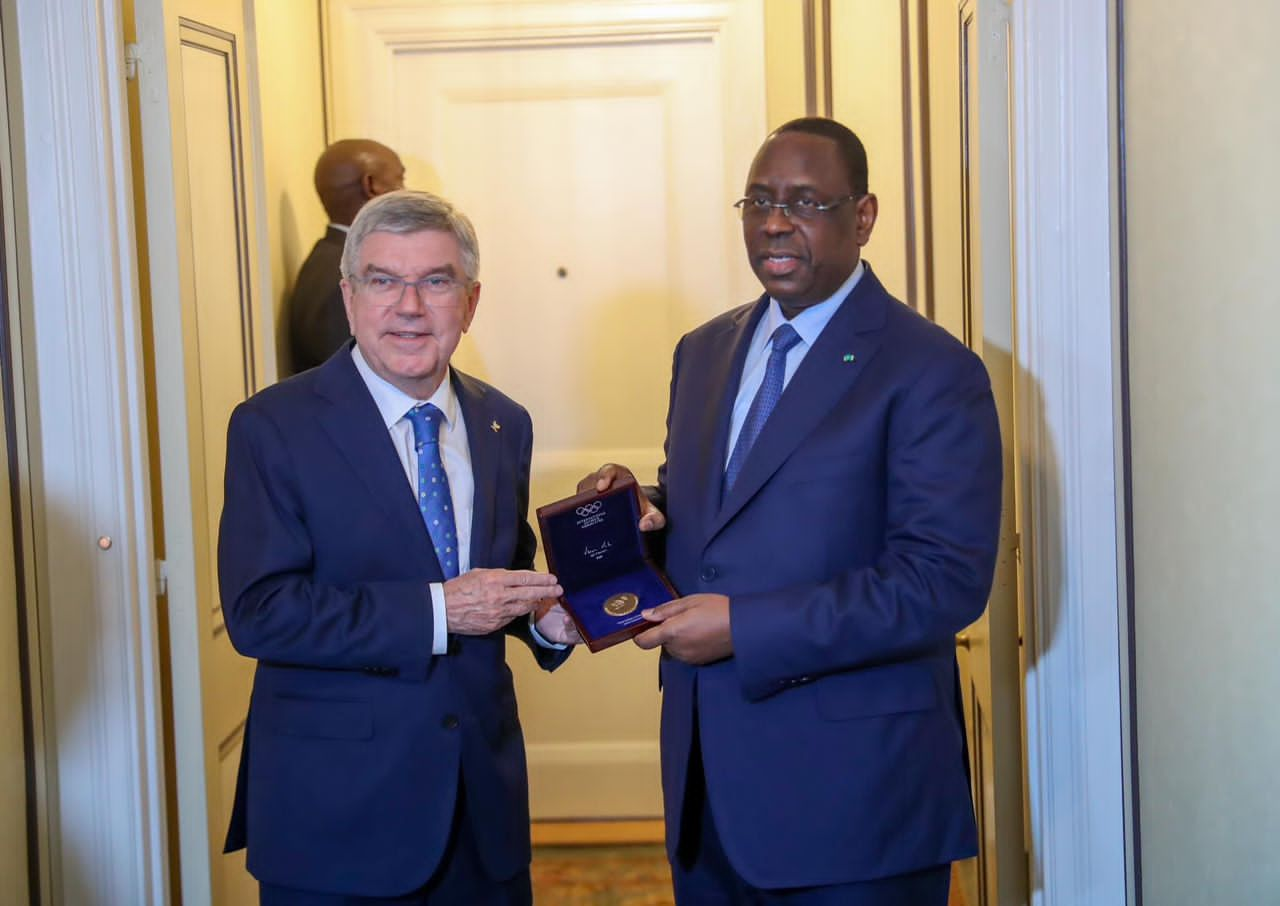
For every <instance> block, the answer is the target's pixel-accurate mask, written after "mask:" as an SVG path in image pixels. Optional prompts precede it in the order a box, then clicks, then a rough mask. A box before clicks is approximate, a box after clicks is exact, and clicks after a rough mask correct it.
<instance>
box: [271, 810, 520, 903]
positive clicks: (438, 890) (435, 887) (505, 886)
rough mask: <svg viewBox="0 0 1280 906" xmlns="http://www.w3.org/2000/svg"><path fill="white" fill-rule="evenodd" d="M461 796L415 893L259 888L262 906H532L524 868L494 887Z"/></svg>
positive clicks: (496, 882) (494, 883) (272, 885)
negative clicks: (439, 851)
mask: <svg viewBox="0 0 1280 906" xmlns="http://www.w3.org/2000/svg"><path fill="white" fill-rule="evenodd" d="M466 801H467V797H466V794H465V790H463V789H462V788H461V785H460V788H459V790H458V805H457V807H456V809H455V811H454V815H453V829H452V831H451V832H450V834H449V845H448V847H447V848H446V849H445V852H444V855H443V856H441V858H440V865H439V866H438V867H437V868H436V871H435V874H433V875H432V876H431V879H430V880H429V881H427V883H426V884H425V885H424V886H422V887H421V888H419V889H418V890H414V891H411V892H409V893H406V894H402V895H400V896H395V897H363V896H350V895H347V894H340V893H325V892H323V891H311V890H298V889H296V888H292V887H277V886H275V885H274V884H259V885H258V890H259V902H260V903H261V906H531V904H532V903H533V886H532V883H531V881H530V878H529V869H528V868H527V867H526V868H525V869H524V870H523V871H520V872H518V873H517V874H516V875H515V876H514V877H511V878H506V879H503V880H501V881H495V880H494V879H493V878H491V877H489V875H488V873H487V872H486V870H485V867H484V863H483V862H482V861H481V859H480V850H479V848H478V847H477V846H476V841H475V835H474V834H473V833H472V832H471V817H470V814H469V812H468V809H467V806H466Z"/></svg>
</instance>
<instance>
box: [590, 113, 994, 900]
mask: <svg viewBox="0 0 1280 906" xmlns="http://www.w3.org/2000/svg"><path fill="white" fill-rule="evenodd" d="M738 207H739V208H740V209H741V212H742V225H743V235H744V238H745V241H746V248H747V254H748V257H749V259H750V263H751V267H752V268H753V270H754V271H755V273H756V276H757V277H758V278H759V279H760V282H761V283H762V284H763V285H764V289H765V294H764V295H763V296H762V297H761V298H760V299H759V300H757V301H756V302H753V303H751V304H749V305H745V306H742V307H740V308H737V309H734V310H733V311H730V312H728V313H726V314H724V315H721V316H720V317H717V318H715V319H714V320H712V321H710V322H709V323H707V324H704V325H703V326H702V327H699V328H698V329H697V330H695V331H693V332H692V333H690V334H688V335H687V336H685V337H684V338H683V339H682V340H681V341H680V344H679V345H678V346H677V348H676V352H675V361H674V367H673V374H672V379H671V402H670V409H669V411H668V416H667V442H666V461H665V463H664V465H663V466H662V467H661V468H660V469H659V472H658V484H657V486H656V487H654V488H651V489H650V495H649V497H650V500H651V502H652V506H650V507H646V512H645V513H644V514H643V515H642V518H641V528H642V529H646V530H655V531H656V530H660V529H661V530H664V536H665V537H664V538H663V540H664V549H665V563H666V569H667V572H668V574H669V575H670V577H671V579H672V581H673V583H674V584H675V586H676V587H677V588H678V589H679V591H680V592H681V593H682V594H683V595H684V597H682V598H680V599H678V600H675V601H672V602H671V603H669V604H666V605H663V606H661V607H658V608H655V609H653V610H652V611H650V612H649V613H647V614H646V616H647V617H648V618H649V619H650V620H652V621H653V622H654V623H655V625H654V627H653V628H652V629H650V630H648V631H647V632H645V633H643V634H641V635H640V636H638V637H637V638H636V641H637V643H638V644H639V645H640V646H641V647H643V648H655V647H659V646H660V647H661V648H662V658H661V679H662V686H663V703H662V776H663V791H664V796H665V800H666V820H667V846H668V852H669V855H670V857H671V862H672V873H673V877H674V882H675V890H676V899H677V902H678V903H680V904H696V906H703V904H715V903H725V904H730V903H731V904H745V903H750V904H819V903H821V904H840V906H943V904H945V903H946V899H947V891H948V880H949V868H950V863H951V862H952V861H953V860H955V859H962V858H965V857H968V856H972V855H973V854H974V853H975V852H976V851H977V834H976V829H975V826H974V818H973V808H972V804H971V800H970V790H969V777H968V770H967V764H966V754H965V734H964V723H963V715H962V713H961V706H960V691H959V688H958V681H957V671H956V661H955V654H954V639H955V634H956V633H957V632H958V631H960V630H961V629H962V628H963V627H964V626H966V625H967V624H969V623H971V622H973V621H974V620H975V619H977V618H978V616H979V615H980V614H981V613H982V611H983V608H984V607H985V604H986V597H987V593H988V591H989V590H990V585H991V579H992V572H993V568H994V563H995V554H996V543H997V536H998V524H999V515H1000V499H1001V494H1000V492H1001V459H1000V434H999V427H998V425H997V422H996V411H995V405H994V401H993V399H992V395H991V389H990V384H989V381H988V378H987V374H986V371H985V370H984V368H983V365H982V362H981V361H980V360H979V359H978V357H977V356H975V355H974V354H973V353H972V352H970V351H969V350H968V349H966V348H965V347H964V346H963V345H961V344H960V343H958V342H957V341H956V340H954V339H953V338H952V337H950V336H949V335H948V334H947V333H945V332H944V331H943V330H942V329H941V328H939V327H937V326H936V325H934V324H932V323H930V322H929V321H927V320H925V319H924V318H922V317H920V316H919V315H917V314H916V313H915V312H914V311H912V310H911V309H909V308H908V307H906V306H905V305H903V304H902V303H901V302H899V301H897V300H896V299H894V298H892V297H891V296H890V295H889V294H888V293H887V292H886V291H885V289H884V287H883V286H881V284H880V282H879V281H878V280H877V279H876V276H875V274H874V273H873V272H872V271H871V268H870V266H869V265H867V264H866V263H865V262H862V261H860V250H861V248H862V246H863V245H865V244H866V242H867V241H868V239H870V237H871V231H872V228H873V226H874V225H875V220H876V214H877V201H876V197H875V196H874V195H872V194H870V193H869V192H868V188H867V162H866V153H865V151H864V150H863V147H862V144H861V142H860V141H859V140H858V139H857V137H856V136H855V135H854V134H853V133H852V132H850V131H849V130H848V129H847V128H845V127H844V126H842V125H840V124H839V123H836V122H834V121H832V120H825V119H817V118H807V119H802V120H795V121H792V122H790V123H787V124H786V125H784V126H782V127H781V128H779V129H778V130H777V131H776V132H774V133H773V134H772V135H770V136H769V138H768V139H767V140H766V141H765V143H764V145H763V146H762V147H761V149H760V151H759V153H758V154H757V155H756V158H755V160H754V162H753V164H752V167H751V173H750V176H749V177H748V181H747V188H746V196H745V197H744V198H743V199H742V200H741V201H739V202H738ZM629 475H630V473H629V471H628V470H627V469H626V468H625V467H622V466H615V465H607V466H604V467H602V469H601V470H599V471H598V472H596V473H595V474H593V475H591V476H588V477H587V478H586V479H584V480H583V484H582V485H581V486H583V487H585V486H591V485H594V486H595V487H597V488H599V489H604V488H606V487H608V486H609V485H610V484H611V483H612V482H613V481H615V480H617V479H618V478H620V477H626V476H629Z"/></svg>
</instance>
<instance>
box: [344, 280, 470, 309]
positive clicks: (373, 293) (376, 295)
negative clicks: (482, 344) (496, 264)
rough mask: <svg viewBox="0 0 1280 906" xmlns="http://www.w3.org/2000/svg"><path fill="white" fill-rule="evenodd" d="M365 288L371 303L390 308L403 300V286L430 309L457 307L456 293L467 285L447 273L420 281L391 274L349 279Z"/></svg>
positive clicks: (458, 301) (457, 298)
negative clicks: (411, 289)
mask: <svg viewBox="0 0 1280 906" xmlns="http://www.w3.org/2000/svg"><path fill="white" fill-rule="evenodd" d="M348 279H350V280H351V282H352V283H354V284H356V286H359V287H361V288H362V289H364V291H365V292H366V293H368V294H369V297H370V298H371V299H372V300H373V302H374V304H376V305H380V306H385V307H387V308H390V307H392V306H396V305H399V304H400V302H401V300H403V299H404V291H405V288H406V287H410V286H412V287H413V289H414V291H415V292H416V293H417V294H418V299H419V300H420V301H421V302H422V304H423V305H426V306H428V307H429V308H456V307H457V306H458V305H460V304H461V302H462V300H461V298H460V297H459V295H458V292H457V291H458V290H459V289H462V288H463V287H465V286H466V285H467V284H465V283H463V282H462V281H460V280H455V279H454V278H453V277H450V276H449V275H448V274H428V275H427V276H425V277H423V278H422V279H421V280H406V279H404V278H403V277H397V276H396V275H394V274H381V273H374V274H369V275H368V276H366V277H350V278H348Z"/></svg>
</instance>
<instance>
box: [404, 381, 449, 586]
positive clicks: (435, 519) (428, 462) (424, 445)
mask: <svg viewBox="0 0 1280 906" xmlns="http://www.w3.org/2000/svg"><path fill="white" fill-rule="evenodd" d="M405 418H407V419H408V420H409V424H411V425H413V440H414V443H415V445H416V449H417V451H418V510H419V512H421V513H422V521H423V522H424V523H426V526H427V533H428V534H429V535H430V536H431V543H432V545H434V546H435V549H436V559H437V560H439V561H440V569H441V570H442V571H443V572H444V577H445V578H446V579H452V578H454V577H455V576H457V575H458V538H457V529H456V528H455V525H454V521H453V501H452V499H451V498H450V497H449V476H448V475H446V474H445V471H444V462H443V461H442V460H441V459H440V422H441V421H443V419H444V413H443V412H441V411H440V410H439V409H437V408H436V407H435V406H433V405H431V404H430V403H423V404H422V405H421V406H415V407H414V408H412V409H410V410H409V411H408V412H407V413H406V414H405Z"/></svg>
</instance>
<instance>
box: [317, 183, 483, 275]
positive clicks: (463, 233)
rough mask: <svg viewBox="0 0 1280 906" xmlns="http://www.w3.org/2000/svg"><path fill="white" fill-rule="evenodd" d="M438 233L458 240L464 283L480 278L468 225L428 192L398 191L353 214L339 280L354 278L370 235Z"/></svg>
mask: <svg viewBox="0 0 1280 906" xmlns="http://www.w3.org/2000/svg"><path fill="white" fill-rule="evenodd" d="M424 230H438V231H440V232H442V233H449V234H451V235H452V236H453V237H454V238H455V239H457V240H458V248H459V250H460V251H461V253H462V270H463V272H464V276H465V277H466V278H467V282H469V283H474V282H475V279H476V277H477V276H479V274H480V243H479V241H478V240H477V239H476V228H475V227H473V226H472V225H471V221H470V220H469V219H468V218H467V215H466V214H463V213H462V212H461V211H459V210H458V209H457V208H455V207H454V206H453V205H451V204H450V203H449V202H447V201H445V200H444V199H443V198H441V197H439V196H438V195H432V194H431V193H430V192H417V191H414V190H412V189H399V190H397V191H395V192H387V193H386V194H385V195H379V196H378V197H377V198H374V199H372V200H370V201H369V202H367V203H366V204H365V205H364V207H362V208H361V209H360V213H358V214H356V219H355V220H354V221H352V223H351V229H350V230H349V231H348V232H347V241H346V243H345V244H344V245H343V247H342V267H341V271H342V276H343V277H345V278H350V277H351V276H352V275H353V274H355V271H356V268H357V267H358V266H359V261H360V248H361V246H363V245H364V241H365V240H366V239H368V238H369V234H370V233H399V234H407V233H420V232H422V231H424Z"/></svg>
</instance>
